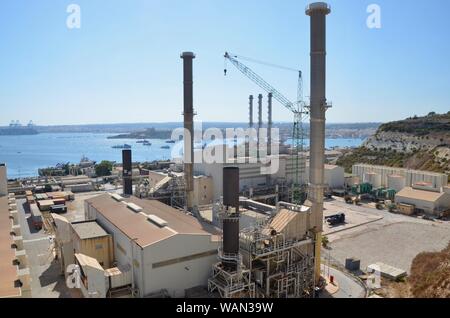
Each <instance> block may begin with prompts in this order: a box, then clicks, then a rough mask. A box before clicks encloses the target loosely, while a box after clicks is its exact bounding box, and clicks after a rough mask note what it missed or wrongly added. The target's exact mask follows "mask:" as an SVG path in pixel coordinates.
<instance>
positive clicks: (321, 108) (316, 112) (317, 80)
mask: <svg viewBox="0 0 450 318" xmlns="http://www.w3.org/2000/svg"><path fill="white" fill-rule="evenodd" d="M330 12H331V10H330V7H329V6H328V4H326V3H324V2H316V3H312V4H310V5H309V6H308V7H307V8H306V14H307V15H309V16H310V17H311V83H310V87H311V94H310V98H311V105H310V118H311V124H310V138H311V142H310V164H309V180H310V181H309V195H308V198H309V200H310V201H311V202H312V207H311V214H312V220H311V223H312V225H313V226H314V230H315V234H316V237H315V242H316V246H315V266H316V268H315V278H316V283H318V282H319V279H320V247H321V235H322V230H323V196H324V193H323V191H324V164H325V112H326V110H327V107H328V106H327V99H326V96H325V92H326V91H325V88H326V86H325V85H326V16H327V15H328V14H329V13H330Z"/></svg>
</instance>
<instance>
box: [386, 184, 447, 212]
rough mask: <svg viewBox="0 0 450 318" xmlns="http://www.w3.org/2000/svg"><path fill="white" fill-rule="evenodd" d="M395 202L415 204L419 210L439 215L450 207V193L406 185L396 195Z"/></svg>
mask: <svg viewBox="0 0 450 318" xmlns="http://www.w3.org/2000/svg"><path fill="white" fill-rule="evenodd" d="M395 203H397V204H409V205H413V206H414V207H415V209H416V210H418V211H423V212H425V213H428V214H434V215H439V214H440V213H442V212H445V211H447V210H449V209H450V193H447V192H445V191H427V190H421V189H415V188H412V187H405V188H403V189H402V190H401V191H400V192H399V193H397V195H396V196H395Z"/></svg>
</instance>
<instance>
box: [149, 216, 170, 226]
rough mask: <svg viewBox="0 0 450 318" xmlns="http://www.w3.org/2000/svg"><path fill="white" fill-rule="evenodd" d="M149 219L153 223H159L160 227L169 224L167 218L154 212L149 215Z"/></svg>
mask: <svg viewBox="0 0 450 318" xmlns="http://www.w3.org/2000/svg"><path fill="white" fill-rule="evenodd" d="M148 220H149V221H150V222H152V223H155V224H156V225H158V226H159V227H165V226H167V225H168V224H169V223H167V221H166V220H163V219H161V218H160V217H158V216H156V215H154V214H149V215H148Z"/></svg>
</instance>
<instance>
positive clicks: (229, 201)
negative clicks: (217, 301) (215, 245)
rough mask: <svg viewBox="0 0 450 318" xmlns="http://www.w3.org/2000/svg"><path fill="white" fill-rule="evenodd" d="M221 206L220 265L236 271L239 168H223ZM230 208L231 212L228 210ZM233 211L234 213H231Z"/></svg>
mask: <svg viewBox="0 0 450 318" xmlns="http://www.w3.org/2000/svg"><path fill="white" fill-rule="evenodd" d="M223 205H224V206H225V208H226V209H227V215H226V216H225V217H224V218H223V224H222V230H223V245H222V253H221V257H222V265H223V266H224V268H225V269H227V270H229V271H235V270H236V269H237V266H238V263H237V259H238V258H237V255H238V254H239V168H238V167H225V168H223ZM229 208H231V211H230V210H229ZM233 209H234V211H233Z"/></svg>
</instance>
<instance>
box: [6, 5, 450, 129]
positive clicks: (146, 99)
mask: <svg viewBox="0 0 450 318" xmlns="http://www.w3.org/2000/svg"><path fill="white" fill-rule="evenodd" d="M71 3H76V4H78V5H80V7H81V29H79V30H70V29H68V28H67V27H66V19H67V16H68V14H67V13H66V8H67V6H68V5H69V4H71ZM307 3H308V1H300V0H284V1H275V0H245V1H242V0H228V1H213V0H169V1H168V0H159V1H156V0H130V1H118V0H108V1H107V0H70V1H65V0H40V1H28V0H2V1H1V3H0V39H1V41H0V52H1V59H0V109H1V116H0V125H4V124H8V123H9V122H10V120H12V119H18V120H21V121H22V122H27V121H28V120H30V119H33V120H34V121H35V122H36V123H37V124H83V123H117V122H120V123H121V122H166V121H172V122H173V121H180V120H181V119H182V117H181V112H182V61H181V59H180V58H179V54H180V53H181V52H182V51H194V52H195V53H196V55H197V59H196V60H195V62H194V63H195V64H194V77H195V78H194V81H195V87H194V96H195V101H194V103H195V109H196V111H197V113H198V116H197V119H198V120H203V121H235V122H236V121H241V122H242V121H247V99H248V95H249V94H255V95H257V94H259V93H262V90H261V89H259V88H258V87H257V86H255V85H254V84H253V83H252V82H250V81H249V80H248V79H247V78H245V77H243V76H242V75H241V74H240V73H239V72H238V71H237V70H236V69H234V68H233V66H231V65H228V69H229V70H228V76H227V77H224V76H223V68H224V59H223V57H222V56H223V53H224V52H225V51H227V50H228V51H231V52H233V53H236V54H240V55H244V56H249V57H252V58H255V59H259V60H263V61H269V62H273V63H276V64H282V65H286V66H290V67H294V68H299V69H302V70H303V71H304V77H305V78H304V86H305V95H306V96H307V95H308V92H309V19H308V17H307V16H306V15H305V14H304V8H305V6H306V5H307ZM329 3H330V5H331V6H332V14H331V15H330V16H329V18H328V79H327V89H328V91H327V97H328V99H329V100H330V101H332V102H333V105H334V106H333V108H332V109H331V110H329V112H328V114H327V120H328V121H329V122H370V121H389V120H395V119H402V118H405V117H409V116H411V115H414V114H418V115H420V114H426V113H428V112H429V111H436V112H447V111H448V110H450V58H449V53H448V52H449V51H450V34H449V33H450V19H449V18H448V15H449V12H450V1H448V0H430V1H416V0H414V1H412V0H409V1H406V0H396V1H392V0H372V1H365V0H345V1H342V0H334V1H329ZM371 3H377V4H378V5H380V7H381V19H382V20H381V23H382V28H381V29H369V28H367V26H366V19H367V16H368V13H367V12H366V8H367V6H368V5H369V4H371ZM248 65H249V66H251V67H252V68H253V69H254V70H255V71H256V72H257V73H259V74H260V75H261V76H263V77H264V78H265V79H266V80H267V81H268V82H269V83H271V84H272V85H273V86H275V87H276V88H277V89H279V90H280V91H281V92H282V93H284V94H285V95H286V96H287V97H289V98H291V99H292V100H294V98H295V94H296V84H297V82H296V80H297V75H296V74H295V73H291V72H286V71H282V70H277V69H271V68H267V67H265V66H261V65H257V64H256V65H254V64H250V63H249V64H248ZM291 119H292V116H291V114H290V113H289V112H288V111H286V110H285V109H283V106H281V105H279V104H276V106H275V108H274V120H275V121H290V120H291Z"/></svg>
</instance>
